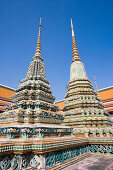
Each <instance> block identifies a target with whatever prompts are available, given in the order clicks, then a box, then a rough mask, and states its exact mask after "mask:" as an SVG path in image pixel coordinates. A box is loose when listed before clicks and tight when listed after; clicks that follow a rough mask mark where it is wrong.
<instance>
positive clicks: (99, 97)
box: [94, 74, 100, 98]
mask: <svg viewBox="0 0 113 170" xmlns="http://www.w3.org/2000/svg"><path fill="white" fill-rule="evenodd" d="M94 81H95V86H96V93H97V97H98V98H100V96H99V92H98V87H97V82H96V77H95V74H94Z"/></svg>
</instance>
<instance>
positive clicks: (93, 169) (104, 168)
mask: <svg viewBox="0 0 113 170" xmlns="http://www.w3.org/2000/svg"><path fill="white" fill-rule="evenodd" d="M64 170H113V159H112V158H101V157H93V156H91V157H89V158H86V159H84V160H82V161H81V162H78V163H75V164H74V165H71V166H69V167H67V168H65V169H64Z"/></svg>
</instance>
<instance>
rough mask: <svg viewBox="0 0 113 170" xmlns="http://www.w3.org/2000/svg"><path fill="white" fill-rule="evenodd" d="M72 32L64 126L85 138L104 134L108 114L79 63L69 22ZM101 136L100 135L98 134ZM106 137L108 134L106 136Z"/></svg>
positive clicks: (107, 123)
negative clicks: (83, 135) (83, 134)
mask: <svg viewBox="0 0 113 170" xmlns="http://www.w3.org/2000/svg"><path fill="white" fill-rule="evenodd" d="M71 30H72V56H73V58H72V64H71V68H70V81H69V83H68V85H67V92H66V95H65V102H64V107H63V111H64V115H65V119H64V124H65V125H68V126H71V127H73V128H74V133H75V134H76V133H85V134H86V136H88V135H89V136H90V134H93V136H95V134H96V133H98V132H99V134H100V133H102V132H103V133H104V130H101V127H102V128H106V127H107V130H108V129H109V133H112V132H111V131H112V130H111V129H112V128H111V127H109V121H108V115H109V114H108V113H107V112H106V111H105V110H104V106H103V103H102V102H101V100H100V97H99V95H98V94H97V92H95V90H94V89H93V86H92V83H91V82H90V80H89V79H88V77H87V75H86V72H85V68H84V64H83V63H82V62H81V60H80V57H79V53H78V49H77V44H76V40H75V35H74V28H73V24H72V20H71ZM94 127H95V128H96V132H95V131H94ZM100 136H102V134H100ZM107 136H108V134H107Z"/></svg>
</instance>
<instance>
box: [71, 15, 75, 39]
mask: <svg viewBox="0 0 113 170" xmlns="http://www.w3.org/2000/svg"><path fill="white" fill-rule="evenodd" d="M71 30H72V37H74V36H75V35H74V28H73V23H72V18H71Z"/></svg>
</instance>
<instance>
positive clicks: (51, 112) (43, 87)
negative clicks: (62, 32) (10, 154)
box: [0, 18, 71, 138]
mask: <svg viewBox="0 0 113 170" xmlns="http://www.w3.org/2000/svg"><path fill="white" fill-rule="evenodd" d="M41 20H42V18H41V19H40V24H39V34H38V40H37V46H36V53H35V55H34V57H33V58H32V62H31V63H30V65H29V67H28V71H27V74H26V77H25V78H24V79H23V80H22V81H21V84H20V86H19V88H18V90H17V92H16V94H14V95H12V97H11V98H12V101H13V103H12V104H11V105H8V106H7V107H6V111H5V112H4V113H2V114H0V124H1V125H2V127H3V128H2V129H0V130H1V131H0V132H1V133H0V135H2V134H4V135H6V134H7V136H8V137H10V138H14V137H16V138H18V137H19V138H21V137H22V138H24V137H25V138H29V137H30V136H32V137H36V135H37V136H38V137H44V135H45V136H47V134H48V135H55V136H60V135H64V134H67V135H70V134H71V128H69V127H65V126H64V125H63V126H62V125H61V123H62V121H63V119H64V117H63V115H62V114H58V110H59V108H58V106H56V105H55V104H54V101H55V97H54V96H53V95H52V92H51V90H50V83H49V81H48V80H47V79H46V77H45V67H44V63H43V58H42V57H41ZM8 133H9V134H8Z"/></svg>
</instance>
